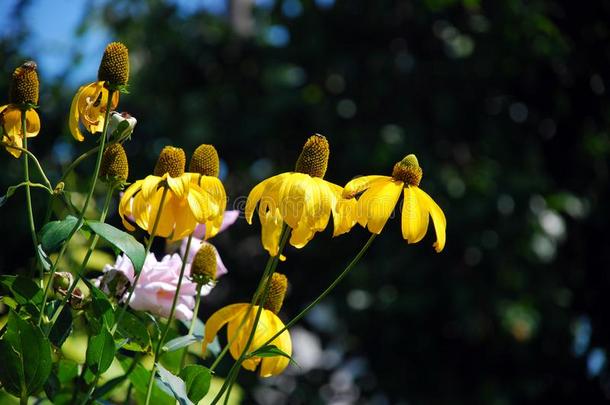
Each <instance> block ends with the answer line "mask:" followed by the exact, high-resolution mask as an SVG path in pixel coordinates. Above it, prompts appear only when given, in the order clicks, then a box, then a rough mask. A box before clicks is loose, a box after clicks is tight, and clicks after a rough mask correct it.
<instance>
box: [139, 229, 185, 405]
mask: <svg viewBox="0 0 610 405" xmlns="http://www.w3.org/2000/svg"><path fill="white" fill-rule="evenodd" d="M192 240H193V234H192V233H191V234H190V235H189V238H188V240H187V241H186V249H185V250H184V256H183V257H182V266H181V267H180V275H179V276H178V284H177V285H176V292H175V294H174V300H173V301H172V307H171V309H170V310H169V317H168V318H167V323H166V324H165V329H164V330H163V333H162V334H161V339H159V342H157V347H156V348H155V356H154V358H153V366H152V370H150V377H149V378H148V388H147V389H146V401H145V402H144V404H145V405H148V404H149V403H150V397H151V395H152V388H153V383H154V382H155V374H156V371H157V361H159V354H160V353H161V347H162V346H163V342H164V341H165V339H166V338H167V333H168V332H169V327H170V325H171V323H172V321H173V320H174V312H175V311H176V304H177V303H178V297H179V295H180V287H181V286H182V279H183V278H184V271H185V269H186V259H187V258H188V254H189V251H190V250H191V241H192Z"/></svg>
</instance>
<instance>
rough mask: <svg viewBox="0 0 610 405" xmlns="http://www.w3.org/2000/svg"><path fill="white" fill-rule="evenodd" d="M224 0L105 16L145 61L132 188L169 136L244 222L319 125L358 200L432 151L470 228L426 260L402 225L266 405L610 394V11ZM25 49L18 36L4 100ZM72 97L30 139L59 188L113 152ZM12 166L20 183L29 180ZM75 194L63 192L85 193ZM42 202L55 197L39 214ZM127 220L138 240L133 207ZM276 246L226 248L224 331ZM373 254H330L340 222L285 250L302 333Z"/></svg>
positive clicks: (459, 227)
mask: <svg viewBox="0 0 610 405" xmlns="http://www.w3.org/2000/svg"><path fill="white" fill-rule="evenodd" d="M24 3H27V2H24ZM208 3H219V2H208ZM220 3H222V4H221V5H224V6H225V7H224V8H223V7H220V11H216V12H210V10H207V9H205V7H204V8H197V7H194V8H193V7H191V8H188V10H185V9H184V7H183V6H179V5H177V4H176V3H174V2H172V1H170V0H166V1H162V0H148V1H143V0H140V1H134V0H116V1H112V2H105V1H98V2H92V3H91V5H92V7H91V8H90V9H89V10H90V11H89V15H87V16H85V17H84V19H83V25H82V27H81V28H82V30H86V29H88V27H89V23H90V22H91V21H98V22H99V21H101V22H103V24H104V26H105V27H107V28H108V29H109V30H110V32H111V33H113V35H114V36H115V37H116V39H118V40H120V41H123V42H124V43H125V44H126V45H127V46H128V47H129V49H130V55H131V60H132V66H133V71H132V76H131V81H130V93H131V94H129V95H126V96H124V97H123V98H122V100H121V104H120V108H121V109H122V110H125V111H129V112H130V113H131V114H132V115H134V116H135V117H136V118H137V119H138V122H139V123H138V126H137V128H136V131H135V133H134V136H133V140H132V141H131V142H130V143H128V144H127V145H126V149H127V152H128V155H129V157H130V159H131V160H130V163H131V169H130V175H131V176H132V178H131V180H135V179H137V178H142V177H144V176H145V175H146V174H148V173H149V172H150V171H151V170H152V168H153V165H154V161H155V158H156V154H157V153H158V152H159V150H160V149H161V148H162V146H164V145H166V144H173V145H176V146H180V147H183V148H185V150H187V154H189V153H190V152H192V150H194V148H195V147H196V146H197V145H198V144H200V143H213V144H215V145H216V147H217V148H218V150H219V153H220V155H221V158H222V159H223V167H222V173H221V174H222V175H223V176H224V181H225V184H226V189H227V191H228V193H229V196H230V199H231V200H230V206H231V205H233V206H235V207H242V206H243V203H244V197H243V196H245V195H247V192H248V191H249V189H250V188H251V187H252V186H253V185H254V184H256V183H257V182H258V181H259V180H261V179H262V178H265V177H267V176H270V175H272V174H275V173H279V172H281V171H287V170H292V167H293V165H294V161H295V159H296V157H297V155H298V152H299V149H300V147H301V145H302V143H303V142H304V140H305V139H306V137H307V136H308V135H310V134H311V133H313V132H319V133H322V134H324V135H326V136H327V137H328V138H329V140H330V143H331V161H330V164H329V170H328V173H327V179H328V180H330V181H333V182H335V183H338V184H345V183H346V182H347V181H348V180H350V179H351V178H352V177H354V176H355V175H363V174H389V173H390V171H391V168H392V165H393V164H394V162H396V161H398V160H400V159H401V158H402V157H403V156H404V155H406V154H407V153H415V154H417V156H418V157H419V161H420V163H421V165H422V167H423V169H424V178H423V181H422V184H421V187H422V188H423V189H424V190H426V191H427V192H428V193H429V194H430V195H431V196H433V197H434V199H435V200H436V201H437V202H438V203H439V204H440V205H441V207H443V209H444V210H445V213H446V215H447V219H448V224H449V227H448V236H447V247H446V249H445V251H444V252H442V253H441V254H438V255H437V254H435V253H434V251H433V249H432V248H431V246H430V245H431V244H432V241H433V236H432V235H428V237H427V238H426V239H425V240H424V241H423V242H422V243H420V244H418V245H406V243H405V242H404V240H403V239H402V238H401V233H400V225H399V221H397V220H396V218H394V220H392V221H390V222H389V223H388V224H387V225H386V228H385V230H384V232H383V233H382V235H381V237H380V238H378V239H377V240H376V242H375V244H374V245H373V248H372V249H371V251H370V252H369V253H368V254H367V256H366V257H365V260H364V261H363V262H362V263H361V264H360V265H359V266H358V268H357V269H356V270H355V271H354V273H353V274H352V275H351V276H350V277H349V278H348V279H346V280H345V281H344V282H343V283H342V284H341V286H340V287H339V288H338V289H337V290H336V292H335V293H334V294H332V295H331V297H330V298H328V299H327V300H326V301H325V302H324V305H322V306H320V307H319V308H318V309H317V310H316V311H314V313H313V314H312V316H310V317H308V318H307V320H306V321H304V322H303V323H302V326H303V327H304V328H306V329H307V330H309V332H306V331H305V330H304V329H302V328H301V329H299V330H297V333H298V335H299V337H300V339H299V342H302V343H303V347H305V346H308V347H309V351H308V352H305V355H306V356H308V357H307V358H308V359H309V360H310V361H309V363H311V366H309V367H304V366H303V367H302V368H300V369H299V368H294V369H292V370H291V371H289V372H287V373H286V374H285V375H283V376H281V377H279V378H277V379H272V380H267V381H265V382H260V381H259V380H258V379H257V378H256V376H255V375H253V374H251V373H245V372H244V373H242V374H241V377H240V383H241V385H242V386H244V387H245V390H244V395H245V400H246V402H247V403H251V402H252V401H257V402H259V403H284V402H286V403H292V404H296V403H308V404H311V403H327V402H330V403H353V402H358V403H371V404H386V403H456V404H469V403H485V404H507V403H521V404H522V403H534V402H535V403H550V402H554V403H557V402H576V401H578V402H584V403H596V402H601V401H603V400H604V399H606V398H607V397H608V396H610V377H609V374H608V369H607V367H606V365H605V357H606V354H605V353H606V351H607V350H608V349H609V348H610V326H609V325H608V324H607V315H606V313H605V310H606V308H608V305H609V304H610V279H609V277H608V269H610V252H609V251H608V250H607V247H608V246H610V237H609V236H608V235H607V230H608V229H609V225H610V224H609V221H610V219H609V212H610V211H609V210H608V206H609V202H610V201H609V199H608V192H609V187H608V163H609V154H610V142H609V136H608V124H609V120H610V103H609V100H608V96H607V89H606V87H607V86H608V85H609V84H610V80H609V79H610V76H609V74H608V72H609V69H608V68H609V60H610V41H609V40H608V39H609V35H610V25H609V23H608V21H609V17H610V3H607V2H588V3H586V4H584V3H582V2H571V1H550V0H544V1H543V0H531V1H527V2H525V1H522V0H502V1H493V2H492V1H479V0H462V1H458V0H426V1H423V2H419V1H407V0H404V1H383V0H379V1H365V0H342V1H337V2H333V1H332V0H325V1H322V0H318V1H310V0H303V1H299V0H283V1H280V0H277V1H259V2H255V3H253V2H251V1H248V0H233V1H231V2H229V3H227V4H224V2H220ZM202 4H206V2H203V3H202ZM17 14H18V10H17ZM23 30H25V28H23ZM82 30H81V31H82ZM26 35H27V32H26V31H24V32H17V31H16V32H15V33H14V35H13V36H12V37H11V38H8V39H7V38H5V39H3V40H2V41H1V42H0V57H2V60H4V61H5V62H4V64H3V66H2V75H0V90H1V92H0V94H5V93H6V91H5V90H6V87H7V78H8V77H9V74H10V72H11V70H12V69H13V67H14V66H16V65H18V64H19V63H20V61H21V60H22V55H20V54H19V40H20V39H21V38H24V36H26ZM78 40H79V39H78V37H76V38H75V39H74V41H76V42H78ZM95 73H96V72H91V76H92V78H93V77H94V75H95ZM75 90H76V89H74V88H67V87H66V86H65V85H64V83H62V81H61V80H59V81H57V82H54V83H43V88H42V101H41V114H42V118H43V130H42V132H41V134H40V136H39V137H38V138H36V139H35V140H34V141H32V142H31V145H32V147H33V149H34V151H35V153H37V154H38V155H39V156H41V157H42V159H43V161H44V164H45V167H49V168H52V170H51V177H52V180H57V178H58V177H59V174H60V169H61V167H62V165H63V164H65V162H66V159H64V157H63V155H62V153H66V152H65V151H68V152H69V153H71V154H76V153H77V152H79V151H84V150H86V149H88V148H90V147H91V145H92V144H93V140H92V139H91V138H89V139H88V140H87V141H86V144H85V145H82V144H81V145H74V142H73V140H72V139H71V138H70V136H69V133H68V130H67V126H66V121H67V120H66V116H67V112H68V109H69V102H70V97H71V96H72V94H73V92H74V91H75ZM60 134H61V135H60ZM58 135H60V136H58ZM60 152H61V153H60ZM1 159H2V161H3V165H4V167H5V171H4V172H5V175H4V176H3V177H2V179H0V186H2V189H6V187H8V186H9V185H11V184H15V183H17V182H18V181H19V178H20V176H21V165H20V162H18V161H16V160H14V159H12V158H11V157H9V156H8V155H7V154H3V156H2V158H1ZM89 164H92V162H89ZM87 170H88V167H87V166H86V165H83V166H82V167H80V168H79V172H81V173H87ZM76 181H77V180H76V179H71V181H70V182H69V183H70V184H68V185H67V186H66V188H70V187H71V188H72V189H74V187H77V186H83V187H84V185H79V184H77V183H76ZM81 189H82V187H81ZM20 196H21V194H19V193H18V194H17V195H16V196H15V197H13V198H12V199H11V200H9V203H7V205H5V206H4V207H2V221H1V224H0V227H1V231H2V235H3V237H2V240H3V242H4V243H3V254H2V255H0V266H1V268H0V270H1V272H3V273H15V272H19V271H22V270H20V269H22V268H24V267H25V266H26V264H27V263H28V261H29V260H31V259H28V258H30V257H32V252H31V248H30V246H31V245H30V240H29V235H28V234H27V231H26V229H27V228H26V226H25V210H24V205H23V203H22V201H20ZM45 198H46V197H45ZM45 198H41V199H40V200H39V201H37V207H36V210H37V212H38V213H39V214H38V217H39V218H41V219H40V221H41V220H42V217H43V214H44V209H45ZM59 214H60V215H61V213H59ZM111 222H114V223H117V224H118V221H117V218H116V215H114V216H113V217H112V218H111ZM604 230H606V231H604ZM259 231H260V228H259V226H258V225H254V226H252V227H249V226H247V225H246V224H245V221H243V220H242V221H240V223H239V224H238V225H237V226H235V227H234V228H231V230H230V231H229V232H228V233H225V234H223V235H221V236H219V237H218V238H217V240H215V242H216V243H217V246H218V247H219V250H220V251H221V254H222V255H223V259H224V261H225V263H226V264H227V267H228V268H229V270H230V274H229V275H228V276H226V277H224V278H223V279H222V281H221V282H220V283H219V285H218V287H217V288H216V289H215V290H214V292H213V294H212V295H211V296H210V297H209V301H208V302H207V303H206V305H203V308H202V313H201V314H200V317H202V318H203V319H204V320H205V319H206V318H207V316H209V315H210V314H211V313H212V311H214V310H215V309H217V308H219V307H220V306H221V305H225V304H227V303H229V302H238V301H243V300H246V299H248V296H249V294H251V293H252V291H253V290H254V288H255V283H256V280H257V278H258V277H259V276H260V272H261V271H262V268H263V266H264V261H265V255H264V252H263V250H262V248H261V247H260V241H259V237H258V232H259ZM366 238H367V232H366V231H364V230H362V229H361V228H355V229H354V230H353V231H352V232H351V233H349V234H348V235H345V236H341V237H339V238H337V239H334V240H332V241H331V236H330V231H329V230H327V231H326V232H325V233H324V234H322V235H319V236H317V237H316V238H315V240H314V241H313V242H312V243H310V244H309V245H308V246H307V247H306V248H305V249H303V250H302V251H298V250H296V249H293V248H290V249H288V251H287V256H288V260H287V261H286V262H285V263H283V264H282V265H281V266H280V271H283V272H285V273H286V274H287V275H288V277H289V280H290V282H291V290H290V294H289V296H288V298H287V299H286V302H285V305H284V309H283V310H282V313H281V316H282V318H283V319H285V320H287V319H289V318H290V317H291V316H293V315H295V314H296V313H297V312H298V310H299V309H300V308H302V307H303V306H304V305H306V304H307V303H308V302H309V301H310V300H311V299H313V298H314V297H315V296H316V295H317V294H318V293H319V292H320V291H321V290H322V289H323V288H324V287H325V286H326V285H327V284H328V283H329V282H330V281H331V280H332V279H333V278H334V277H335V275H336V274H338V272H339V271H340V269H341V268H343V267H344V266H345V264H346V263H347V262H348V261H349V260H350V258H351V257H352V256H353V255H354V254H355V252H356V251H357V249H358V248H359V246H360V245H362V244H363V243H364V241H365V240H366ZM159 248H160V247H159ZM312 332H313V333H314V335H312V334H311V333H312ZM294 335H295V333H293V339H294ZM318 339H319V340H320V342H321V348H317V350H318V352H316V350H314V349H315V348H316V344H317V343H316V342H318ZM295 341H296V339H295ZM306 341H307V342H309V343H308V344H307V345H306ZM312 342H313V343H312ZM312 345H313V346H312ZM298 346H299V345H298V344H297V343H295V351H297V352H298V350H299V347H298ZM320 350H323V352H319V351H320ZM315 353H318V357H317V361H316V360H315V359H316V357H315V356H314V354H315ZM228 366H229V363H228V362H223V363H222V364H221V367H220V369H219V375H224V374H223V373H226V370H227V369H228Z"/></svg>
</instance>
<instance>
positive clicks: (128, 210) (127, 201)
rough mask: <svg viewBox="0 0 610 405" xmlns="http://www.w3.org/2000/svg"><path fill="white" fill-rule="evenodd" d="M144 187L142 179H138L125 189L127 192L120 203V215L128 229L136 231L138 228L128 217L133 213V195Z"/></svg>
mask: <svg viewBox="0 0 610 405" xmlns="http://www.w3.org/2000/svg"><path fill="white" fill-rule="evenodd" d="M141 188H142V180H138V181H136V182H135V183H133V184H132V185H130V186H129V187H128V188H127V190H126V191H125V193H124V194H123V196H122V197H121V201H120V203H119V216H120V217H121V221H122V222H123V226H124V227H125V228H126V229H127V230H128V231H134V230H135V229H136V228H135V227H134V226H133V225H131V224H130V223H129V222H128V221H127V220H126V217H127V216H130V215H133V205H132V204H133V200H132V198H133V196H134V194H135V193H137V192H138V191H140V189H141Z"/></svg>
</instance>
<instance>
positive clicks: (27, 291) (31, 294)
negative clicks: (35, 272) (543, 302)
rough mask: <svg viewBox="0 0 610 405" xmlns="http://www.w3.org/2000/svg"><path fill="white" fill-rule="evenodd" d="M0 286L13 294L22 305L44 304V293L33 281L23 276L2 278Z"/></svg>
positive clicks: (0, 278)
mask: <svg viewBox="0 0 610 405" xmlns="http://www.w3.org/2000/svg"><path fill="white" fill-rule="evenodd" d="M0 285H2V286H4V287H5V288H6V289H7V290H8V291H10V292H11V294H12V296H13V298H15V301H17V303H19V304H20V305H24V304H27V303H30V304H34V305H38V304H41V303H42V298H43V291H42V290H41V289H40V287H38V285H37V284H36V283H35V282H34V281H32V279H30V278H27V277H23V276H0Z"/></svg>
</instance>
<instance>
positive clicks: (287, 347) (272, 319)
mask: <svg viewBox="0 0 610 405" xmlns="http://www.w3.org/2000/svg"><path fill="white" fill-rule="evenodd" d="M267 312H268V323H269V330H270V332H271V333H270V335H271V336H273V335H275V334H276V333H277V332H279V331H280V330H282V329H283V328H284V323H283V322H282V320H281V319H280V318H279V317H278V316H277V315H275V314H274V313H273V312H271V311H267ZM270 344H272V345H275V346H276V347H277V348H278V349H280V350H281V351H283V352H284V353H286V354H287V355H289V356H292V340H291V339H290V334H289V333H288V330H285V331H284V332H282V333H281V334H280V336H278V337H277V338H275V339H274V340H273V341H272V342H271V343H270ZM289 362H290V360H289V359H288V358H286V357H284V356H274V357H265V358H263V359H262V362H261V369H260V376H261V377H271V376H274V375H278V374H280V373H281V372H282V371H284V369H285V368H286V367H287V366H288V364H289Z"/></svg>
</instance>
